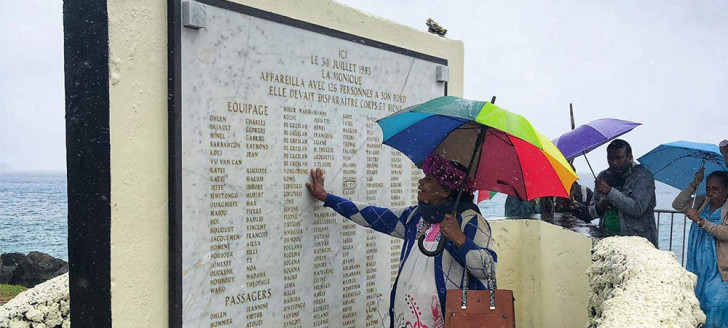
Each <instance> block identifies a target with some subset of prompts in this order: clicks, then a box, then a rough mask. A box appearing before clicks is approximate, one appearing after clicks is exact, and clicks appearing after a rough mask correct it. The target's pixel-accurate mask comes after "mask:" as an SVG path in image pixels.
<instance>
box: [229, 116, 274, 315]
mask: <svg viewBox="0 0 728 328" xmlns="http://www.w3.org/2000/svg"><path fill="white" fill-rule="evenodd" d="M229 111H231V112H233V113H236V115H240V119H238V120H237V122H238V123H240V122H244V124H242V126H239V127H238V129H239V130H238V131H240V132H241V133H240V134H241V135H244V138H242V139H244V142H245V152H244V154H245V155H244V156H245V157H244V158H245V162H246V165H245V167H246V168H245V172H244V174H243V175H244V177H245V179H244V183H242V188H243V189H244V191H245V211H244V212H243V218H242V221H243V222H244V226H245V246H244V249H245V263H244V267H245V282H244V283H243V284H242V287H243V288H242V290H241V292H240V293H239V294H238V295H237V296H236V298H237V299H236V300H235V301H234V303H235V304H236V305H237V306H241V307H244V308H245V322H246V325H245V327H264V326H266V319H267V318H269V314H268V308H269V300H270V298H271V296H272V289H271V281H270V277H268V272H267V270H266V261H265V255H263V254H262V251H263V250H265V249H268V248H270V247H271V245H272V243H271V241H270V240H269V238H268V232H269V231H270V229H271V228H272V227H269V226H268V225H269V223H267V222H266V219H267V217H266V215H265V213H264V211H263V208H264V206H265V205H264V203H265V200H266V199H267V198H268V197H270V196H271V195H268V192H267V191H266V186H267V185H269V184H270V182H269V181H268V180H267V179H268V175H269V168H268V167H267V165H266V163H264V162H263V161H264V160H267V159H269V158H270V156H269V151H270V149H271V146H270V144H269V142H268V140H267V137H268V136H267V133H266V132H267V129H266V128H267V125H268V122H269V109H268V106H267V105H260V104H256V105H253V104H246V103H235V102H233V103H231V105H229ZM268 320H270V319H268Z"/></svg>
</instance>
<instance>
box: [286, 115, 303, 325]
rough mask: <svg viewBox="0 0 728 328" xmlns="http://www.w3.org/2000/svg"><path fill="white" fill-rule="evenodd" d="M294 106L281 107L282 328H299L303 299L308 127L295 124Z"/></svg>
mask: <svg viewBox="0 0 728 328" xmlns="http://www.w3.org/2000/svg"><path fill="white" fill-rule="evenodd" d="M298 122H300V118H299V116H298V114H297V110H296V108H295V107H291V106H284V107H283V170H284V171H283V213H284V214H283V221H284V222H283V281H284V286H283V320H284V321H283V327H303V324H304V322H303V318H302V317H304V316H305V312H304V311H305V309H306V305H307V304H306V300H305V299H304V298H303V297H302V295H301V287H302V286H298V285H300V284H303V285H304V286H305V285H306V282H305V281H302V280H301V276H300V274H301V259H302V252H303V240H302V237H303V229H302V223H303V222H302V218H300V217H299V213H300V201H301V199H302V196H303V192H302V191H303V190H304V184H303V183H302V180H301V179H300V178H301V177H303V178H307V174H306V173H308V170H307V168H308V152H309V145H308V139H309V138H308V136H309V135H308V131H307V130H308V126H307V125H306V124H301V123H298Z"/></svg>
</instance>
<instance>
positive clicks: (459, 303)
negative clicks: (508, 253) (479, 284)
mask: <svg viewBox="0 0 728 328" xmlns="http://www.w3.org/2000/svg"><path fill="white" fill-rule="evenodd" d="M491 277H493V290H495V293H494V292H492V291H491V290H468V274H467V271H466V272H465V273H464V277H463V289H462V290H460V289H451V290H448V291H447V298H446V299H445V328H476V327H478V328H494V327H497V328H514V327H516V315H515V309H514V301H515V298H513V291H512V290H505V289H497V288H496V282H495V269H493V267H492V266H491Z"/></svg>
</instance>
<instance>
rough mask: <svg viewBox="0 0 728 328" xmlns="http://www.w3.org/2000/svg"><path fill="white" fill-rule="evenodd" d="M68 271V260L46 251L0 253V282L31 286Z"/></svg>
mask: <svg viewBox="0 0 728 328" xmlns="http://www.w3.org/2000/svg"><path fill="white" fill-rule="evenodd" d="M67 272H68V262H66V261H64V260H61V259H57V258H55V257H53V256H50V255H48V254H46V253H41V252H30V253H28V255H25V254H23V253H5V254H2V255H0V284H8V285H20V286H25V287H28V288H33V287H34V286H35V285H37V284H40V283H42V282H44V281H48V280H49V279H52V278H55V277H57V276H60V275H62V274H64V273H67Z"/></svg>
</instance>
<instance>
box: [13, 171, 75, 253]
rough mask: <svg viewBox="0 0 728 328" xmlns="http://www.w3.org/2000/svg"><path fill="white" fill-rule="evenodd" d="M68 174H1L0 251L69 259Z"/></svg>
mask: <svg viewBox="0 0 728 328" xmlns="http://www.w3.org/2000/svg"><path fill="white" fill-rule="evenodd" d="M67 216H68V200H67V196H66V174H65V173H63V172H62V173H0V253H10V252H20V253H24V254H27V253H28V252H30V251H40V252H44V253H48V254H50V255H52V256H54V257H57V258H60V259H63V260H68V225H67V223H66V220H67Z"/></svg>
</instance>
